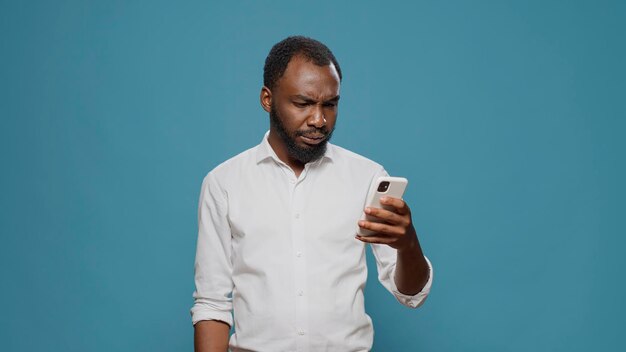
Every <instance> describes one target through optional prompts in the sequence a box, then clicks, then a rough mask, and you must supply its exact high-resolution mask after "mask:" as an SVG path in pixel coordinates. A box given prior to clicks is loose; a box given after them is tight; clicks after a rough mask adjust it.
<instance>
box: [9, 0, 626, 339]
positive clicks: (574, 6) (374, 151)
mask: <svg viewBox="0 0 626 352" xmlns="http://www.w3.org/2000/svg"><path fill="white" fill-rule="evenodd" d="M625 23H626V6H625V5H624V2H619V1H517V2H507V1H412V2H408V1H407V2H393V1H388V2H384V3H383V2H380V1H377V2H364V1H360V2H359V1H352V2H348V1H333V2H331V1H314V2H311V1H281V2H261V1H251V0H249V1H231V2H223V3H221V2H209V1H190V2H187V1H176V2H174V1H172V2H165V1H98V2H96V1H12V2H10V1H2V2H1V5H0V60H1V61H0V89H1V90H0V114H1V125H0V143H1V144H0V146H1V150H0V153H1V157H2V160H1V165H2V172H1V173H0V177H1V181H2V183H1V184H2V194H1V196H0V202H1V203H0V204H1V210H2V212H1V215H0V216H1V223H0V226H1V236H2V237H1V243H0V274H1V276H0V277H1V280H2V281H1V282H2V284H1V287H0V307H1V309H0V350H2V351H38V350H44V351H184V350H186V351H190V350H192V348H193V347H192V346H193V342H192V333H193V329H192V325H191V321H190V315H189V308H190V307H191V305H192V297H191V294H192V292H193V289H194V287H193V261H194V255H195V244H196V236H197V224H196V214H197V213H196V212H197V201H198V196H199V191H200V184H201V181H202V178H203V177H204V175H205V174H206V173H207V172H208V171H209V170H210V169H212V168H213V167H214V166H216V165H217V164H219V163H220V162H222V161H223V160H225V159H227V158H229V157H231V156H233V155H235V154H237V153H239V152H240V151H242V150H244V149H247V148H249V147H251V146H254V145H256V144H257V143H258V142H259V141H260V140H261V137H262V135H263V133H264V132H265V131H266V129H267V128H268V117H267V114H266V113H265V112H264V111H263V110H261V108H260V106H259V102H258V95H259V90H260V88H261V85H262V68H263V62H264V59H265V56H266V55H267V52H268V51H269V49H270V48H271V46H272V45H273V44H274V43H276V42H277V41H279V40H281V39H283V38H284V37H285V36H288V35H292V34H303V35H308V36H312V37H315V38H317V39H319V40H321V41H323V42H325V43H326V44H327V45H328V46H329V47H330V48H331V49H332V50H333V51H334V53H335V55H336V56H337V58H338V60H339V62H340V63H341V65H342V69H343V73H344V80H343V84H342V92H341V95H342V99H341V106H340V114H339V120H338V126H337V130H336V133H335V135H334V137H333V142H334V143H336V144H338V145H341V146H343V147H346V148H348V149H351V150H353V151H355V152H357V153H360V154H362V155H365V156H367V157H369V158H371V159H374V160H376V161H378V162H380V163H382V164H383V165H385V166H386V168H387V170H388V171H389V172H390V173H391V174H394V175H401V176H405V177H407V178H408V179H409V180H410V185H409V189H408V194H407V195H406V197H405V198H406V199H407V200H408V202H409V204H410V205H411V206H412V210H413V214H414V222H415V224H416V228H417V231H418V233H419V234H420V238H421V241H422V245H423V247H424V249H425V251H426V254H427V255H428V256H429V257H430V259H431V260H432V261H433V263H434V266H435V282H434V286H433V289H432V292H431V296H430V297H429V299H428V301H427V302H426V304H425V305H424V306H423V307H422V308H421V309H418V310H409V309H407V308H405V307H403V306H401V305H400V304H398V303H397V302H396V301H395V299H394V298H393V297H392V296H391V295H390V294H389V293H387V292H386V291H385V290H384V289H383V288H382V287H381V286H380V285H379V284H378V282H377V281H376V279H375V275H373V274H374V273H375V268H374V266H373V265H372V264H373V262H372V261H371V257H370V258H369V265H370V269H371V271H370V280H369V281H368V285H367V288H366V305H367V309H368V312H369V313H370V315H371V316H372V318H373V320H374V324H375V330H376V336H375V345H374V350H375V351H616V350H620V349H624V348H625V347H626V343H624V334H623V329H624V326H626V321H625V318H624V314H625V313H626V312H625V304H624V297H625V295H626V286H625V284H624V269H625V268H626V261H625V259H624V256H623V254H622V253H623V251H624V247H625V244H626V241H625V240H624V235H626V231H625V226H624V218H625V215H626V214H625V205H624V196H625V195H626V194H625V193H626V192H625V189H624V179H626V172H625V165H624V159H625V151H626V144H625V142H624V134H625V130H626V123H625V121H624V119H625V118H626V109H625V106H626V103H625V101H626V93H625V92H626V86H625V83H624V82H625V81H626V75H625V69H624V66H625V65H624V63H625V62H626V57H625V56H626V55H625V53H626V50H625V42H626V41H625V40H624V34H625V33H626V25H625Z"/></svg>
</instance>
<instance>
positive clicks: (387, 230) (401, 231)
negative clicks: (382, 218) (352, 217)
mask: <svg viewBox="0 0 626 352" xmlns="http://www.w3.org/2000/svg"><path fill="white" fill-rule="evenodd" d="M359 227H361V228H362V229H366V230H370V231H372V232H376V233H378V234H383V235H388V236H393V237H400V236H404V235H405V234H406V227H405V226H398V225H392V224H386V223H379V222H373V221H367V220H360V221H359ZM368 237H369V236H368Z"/></svg>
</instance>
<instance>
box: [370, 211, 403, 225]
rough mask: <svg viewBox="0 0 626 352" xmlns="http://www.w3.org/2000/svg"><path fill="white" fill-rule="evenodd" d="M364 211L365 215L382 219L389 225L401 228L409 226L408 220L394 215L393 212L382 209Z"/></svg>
mask: <svg viewBox="0 0 626 352" xmlns="http://www.w3.org/2000/svg"><path fill="white" fill-rule="evenodd" d="M364 211H365V214H367V215H369V216H373V217H375V218H378V219H381V220H383V221H384V222H387V223H389V224H393V225H401V226H406V225H408V221H409V220H408V219H406V218H405V217H404V216H402V215H399V214H397V213H394V212H393V211H389V210H386V209H381V208H371V207H367V208H365V210H364Z"/></svg>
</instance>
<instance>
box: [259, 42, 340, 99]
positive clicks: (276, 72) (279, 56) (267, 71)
mask: <svg viewBox="0 0 626 352" xmlns="http://www.w3.org/2000/svg"><path fill="white" fill-rule="evenodd" d="M294 56H302V57H304V58H305V59H308V60H311V61H312V62H313V63H314V64H316V65H318V66H326V65H330V64H331V62H332V64H333V65H334V66H335V69H336V70H337V73H338V74H339V81H341V68H340V67H339V63H338V62H337V59H336V58H335V55H333V53H332V51H330V49H328V47H327V46H326V45H324V44H323V43H321V42H319V41H317V40H315V39H313V38H308V37H303V36H301V35H296V36H291V37H287V38H285V39H283V40H281V41H280V42H278V43H276V44H275V45H274V46H273V47H272V49H271V50H270V53H269V54H267V58H265V66H264V67H263V85H265V86H266V87H267V88H269V89H270V90H271V89H273V88H274V87H275V86H276V82H278V80H279V79H280V78H281V77H282V76H283V74H284V73H285V70H286V69H287V65H288V64H289V61H291V58H292V57H294Z"/></svg>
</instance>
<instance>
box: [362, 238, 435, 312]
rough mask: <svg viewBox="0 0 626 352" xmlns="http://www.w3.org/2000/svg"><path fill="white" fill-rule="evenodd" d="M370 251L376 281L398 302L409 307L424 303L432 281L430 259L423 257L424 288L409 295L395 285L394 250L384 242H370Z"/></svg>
mask: <svg viewBox="0 0 626 352" xmlns="http://www.w3.org/2000/svg"><path fill="white" fill-rule="evenodd" d="M372 252H374V257H376V267H377V269H378V281H380V283H381V284H382V285H383V286H384V287H385V288H386V289H387V290H388V291H389V292H391V294H393V295H394V296H395V297H396V299H397V300H398V302H400V303H402V304H403V305H405V306H407V307H410V308H417V307H419V306H421V305H422V304H424V301H426V297H428V294H429V293H430V287H431V286H432V283H433V266H432V264H431V263H430V260H428V258H426V256H424V259H426V262H427V263H428V281H427V282H426V285H424V288H422V290H421V291H420V292H418V293H417V294H415V295H413V296H410V295H405V294H403V293H402V292H400V291H398V287H396V281H395V279H394V278H395V275H396V257H397V253H396V250H395V249H393V248H391V247H389V246H387V245H386V244H372Z"/></svg>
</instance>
